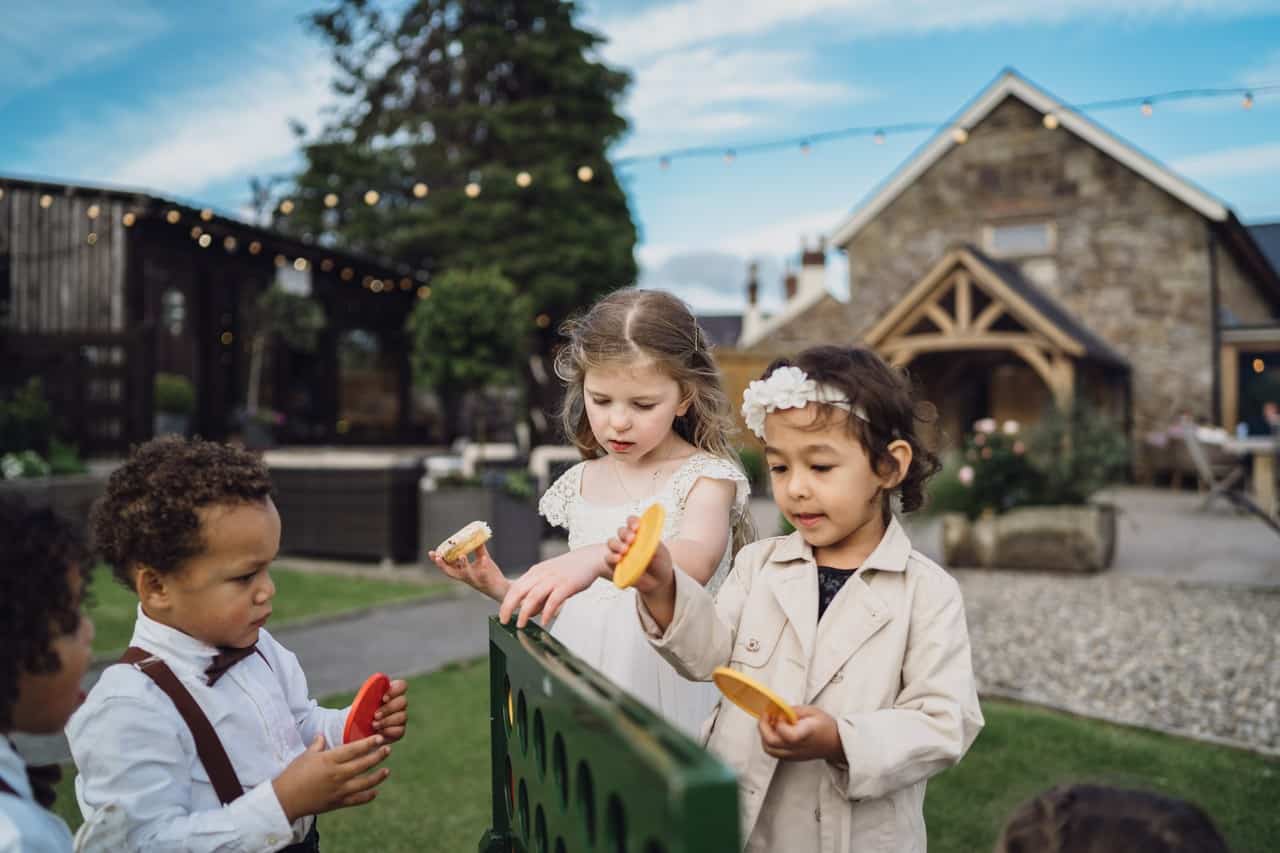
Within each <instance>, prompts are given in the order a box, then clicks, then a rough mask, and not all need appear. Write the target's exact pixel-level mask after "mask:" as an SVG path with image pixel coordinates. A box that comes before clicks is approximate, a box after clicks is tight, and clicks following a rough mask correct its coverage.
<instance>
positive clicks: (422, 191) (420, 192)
mask: <svg viewBox="0 0 1280 853" xmlns="http://www.w3.org/2000/svg"><path fill="white" fill-rule="evenodd" d="M429 192H431V188H430V187H428V186H427V185H426V184H424V183H423V182H422V181H418V182H417V183H416V184H414V185H413V197H414V198H426V197H427V193H429Z"/></svg>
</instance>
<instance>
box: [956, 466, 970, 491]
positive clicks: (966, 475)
mask: <svg viewBox="0 0 1280 853" xmlns="http://www.w3.org/2000/svg"><path fill="white" fill-rule="evenodd" d="M956 477H958V478H959V480H960V482H961V483H962V484H964V485H966V486H969V485H972V484H973V466H972V465H966V466H964V467H963V468H961V469H960V470H959V471H957V472H956Z"/></svg>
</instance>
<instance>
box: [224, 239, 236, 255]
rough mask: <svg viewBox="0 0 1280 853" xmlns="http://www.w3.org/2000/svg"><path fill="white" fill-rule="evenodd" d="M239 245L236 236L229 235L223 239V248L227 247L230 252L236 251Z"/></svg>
mask: <svg viewBox="0 0 1280 853" xmlns="http://www.w3.org/2000/svg"><path fill="white" fill-rule="evenodd" d="M237 245H238V244H237V243H236V238H235V237H231V236H227V237H225V238H223V240H222V248H224V249H226V250H227V251H228V252H234V251H235V250H236V246H237Z"/></svg>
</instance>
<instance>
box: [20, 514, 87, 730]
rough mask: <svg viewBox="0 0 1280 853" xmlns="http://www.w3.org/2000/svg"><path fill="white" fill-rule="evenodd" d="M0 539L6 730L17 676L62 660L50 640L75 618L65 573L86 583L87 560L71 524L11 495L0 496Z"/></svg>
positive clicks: (73, 625) (68, 629)
mask: <svg viewBox="0 0 1280 853" xmlns="http://www.w3.org/2000/svg"><path fill="white" fill-rule="evenodd" d="M0 542H3V543H4V547H3V548H0V648H3V649H4V654H0V731H9V729H10V728H11V727H12V726H13V705H14V703H15V702H16V701H17V700H18V678H19V676H20V675H21V674H22V673H23V672H29V673H47V672H56V671H57V669H58V668H59V667H60V666H61V665H62V662H61V661H60V660H59V659H58V654H57V652H55V651H54V650H53V641H54V640H55V639H56V638H57V637H58V636H62V635H65V634H72V633H75V631H76V630H77V629H78V628H79V627H80V618H81V616H80V602H79V601H78V600H77V596H76V595H75V594H74V593H73V592H72V589H71V582H70V577H69V574H70V572H71V571H73V570H74V571H76V572H79V574H80V577H81V579H82V580H83V581H84V583H85V585H86V586H87V585H88V582H89V574H90V572H91V571H92V568H93V565H92V563H91V562H90V560H89V551H88V549H87V548H86V547H85V544H84V540H83V538H82V537H81V536H80V533H79V532H78V531H77V529H76V527H75V526H74V525H72V524H71V523H70V522H69V521H67V520H66V519H64V518H62V517H60V516H58V515H56V514H55V513H54V512H53V511H52V510H50V509H47V508H39V509H36V508H32V507H30V506H28V505H27V504H26V503H24V502H23V501H21V500H18V499H17V498H0Z"/></svg>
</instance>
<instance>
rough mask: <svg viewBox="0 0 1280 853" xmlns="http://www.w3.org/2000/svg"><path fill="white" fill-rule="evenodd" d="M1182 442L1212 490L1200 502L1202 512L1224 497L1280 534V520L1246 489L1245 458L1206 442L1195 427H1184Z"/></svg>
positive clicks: (1197, 470)
mask: <svg viewBox="0 0 1280 853" xmlns="http://www.w3.org/2000/svg"><path fill="white" fill-rule="evenodd" d="M1182 442H1183V446H1184V447H1185V448H1186V451H1187V455H1188V456H1190V457H1191V462H1192V464H1193V465H1194V466H1195V469H1196V474H1197V475H1198V476H1199V477H1200V480H1201V482H1203V483H1204V484H1205V485H1206V486H1207V487H1208V489H1209V493H1208V494H1207V495H1205V498H1204V501H1202V502H1201V504H1200V511H1201V512H1203V511H1204V510H1206V509H1208V508H1209V506H1210V504H1212V503H1213V500H1214V498H1219V497H1220V498H1225V499H1226V500H1228V501H1230V502H1231V503H1232V504H1233V505H1234V506H1235V507H1236V508H1237V509H1240V510H1244V511H1245V512H1248V513H1252V514H1253V515H1255V516H1257V517H1258V518H1259V519H1261V520H1262V522H1263V523H1264V524H1266V525H1267V526H1268V527H1270V528H1271V529H1272V530H1274V531H1275V532H1276V533H1277V534H1280V522H1277V521H1276V519H1274V518H1272V517H1271V515H1270V513H1268V512H1267V511H1266V510H1264V509H1263V508H1262V507H1260V506H1258V504H1257V503H1255V502H1254V500H1253V498H1251V497H1250V496H1249V494H1248V492H1247V491H1246V486H1247V484H1248V477H1247V476H1246V474H1247V469H1246V467H1245V461H1244V459H1242V458H1239V457H1235V456H1231V455H1230V454H1227V453H1226V452H1225V451H1223V450H1221V448H1218V447H1216V446H1212V445H1206V444H1205V443H1204V442H1202V441H1200V439H1199V438H1198V437H1197V436H1196V431H1195V429H1186V430H1183V432H1182ZM1211 450H1212V451H1217V452H1216V453H1213V457H1214V458H1212V459H1211V458H1210V456H1211Z"/></svg>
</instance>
